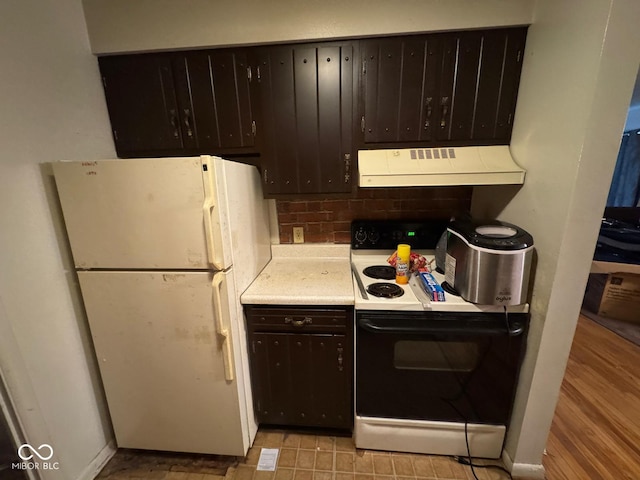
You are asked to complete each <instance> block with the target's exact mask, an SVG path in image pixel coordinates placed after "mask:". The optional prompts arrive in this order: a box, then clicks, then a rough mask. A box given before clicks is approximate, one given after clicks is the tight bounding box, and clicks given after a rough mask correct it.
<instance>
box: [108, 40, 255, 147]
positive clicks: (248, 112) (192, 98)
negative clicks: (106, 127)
mask: <svg viewBox="0 0 640 480" xmlns="http://www.w3.org/2000/svg"><path fill="white" fill-rule="evenodd" d="M99 64H100V71H101V74H102V79H103V83H104V89H105V94H106V99H107V106H108V109H109V116H110V118H111V127H112V130H113V136H114V140H115V144H116V150H117V152H118V155H119V156H120V157H141V156H153V155H189V154H198V153H213V154H257V149H256V146H255V135H256V124H255V120H254V118H253V109H252V103H251V102H252V96H251V79H252V78H253V76H252V70H251V67H250V65H249V63H248V61H247V53H246V51H244V50H237V51H236V50H212V51H195V52H186V53H158V54H144V55H121V56H112V57H101V58H100V59H99Z"/></svg>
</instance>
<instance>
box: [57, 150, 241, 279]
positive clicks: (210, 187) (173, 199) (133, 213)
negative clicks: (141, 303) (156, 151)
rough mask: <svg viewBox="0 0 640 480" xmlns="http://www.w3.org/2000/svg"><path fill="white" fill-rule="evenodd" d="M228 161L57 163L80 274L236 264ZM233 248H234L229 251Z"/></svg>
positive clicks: (218, 266) (71, 241)
mask: <svg viewBox="0 0 640 480" xmlns="http://www.w3.org/2000/svg"><path fill="white" fill-rule="evenodd" d="M223 162H225V161H224V160H221V159H219V158H215V157H206V156H204V157H188V158H150V159H131V160H100V161H89V162H56V163H54V164H53V170H54V174H55V178H56V185H57V188H58V195H59V197H60V203H61V205H62V211H63V213H64V219H65V224H66V227H67V233H68V235H69V241H70V243H71V249H72V252H73V258H74V262H75V265H76V267H77V268H81V269H89V268H109V269H205V268H214V269H217V270H221V269H224V268H227V267H229V266H230V265H231V254H230V252H225V251H224V249H225V248H224V247H225V244H228V243H229V242H228V240H227V239H226V238H227V237H228V236H229V233H228V227H227V220H226V215H227V212H226V206H225V205H221V202H220V200H219V199H220V198H221V197H222V198H224V195H225V192H221V191H219V190H220V189H223V190H224V188H225V182H224V179H218V178H216V172H218V171H221V168H220V167H219V164H222V163H223ZM227 250H229V248H227Z"/></svg>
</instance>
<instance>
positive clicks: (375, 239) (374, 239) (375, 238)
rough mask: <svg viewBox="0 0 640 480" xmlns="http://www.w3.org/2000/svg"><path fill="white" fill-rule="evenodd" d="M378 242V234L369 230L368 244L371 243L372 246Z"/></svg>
mask: <svg viewBox="0 0 640 480" xmlns="http://www.w3.org/2000/svg"><path fill="white" fill-rule="evenodd" d="M378 240H380V232H377V231H375V230H371V231H370V232H369V242H371V243H372V244H375V243H377V242H378Z"/></svg>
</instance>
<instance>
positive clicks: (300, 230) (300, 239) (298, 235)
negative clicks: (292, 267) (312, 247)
mask: <svg viewBox="0 0 640 480" xmlns="http://www.w3.org/2000/svg"><path fill="white" fill-rule="evenodd" d="M293 243H304V227H293Z"/></svg>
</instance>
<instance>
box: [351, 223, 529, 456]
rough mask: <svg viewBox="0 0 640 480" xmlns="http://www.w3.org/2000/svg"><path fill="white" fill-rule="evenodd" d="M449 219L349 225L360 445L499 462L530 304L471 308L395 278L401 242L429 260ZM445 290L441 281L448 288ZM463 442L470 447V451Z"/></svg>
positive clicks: (417, 282) (415, 280) (357, 440)
mask: <svg viewBox="0 0 640 480" xmlns="http://www.w3.org/2000/svg"><path fill="white" fill-rule="evenodd" d="M445 230H446V222H441V221H431V222H396V221H375V222H370V221H354V222H353V223H352V229H351V233H352V242H351V264H352V271H353V282H354V291H355V316H356V319H355V350H356V355H355V357H356V358H355V425H354V437H355V443H356V447H358V448H365V449H374V450H391V451H404V452H415V453H429V454H440V455H465V456H466V455H468V454H469V453H470V454H471V456H474V457H485V458H498V457H499V456H500V455H501V453H502V446H503V442H504V438H505V435H506V429H507V426H508V423H509V419H510V414H511V408H512V404H513V398H514V395H515V389H516V385H517V379H518V375H519V371H520V365H521V362H522V357H523V355H524V351H525V346H526V333H527V329H528V328H527V327H528V319H529V315H528V313H527V312H528V310H529V306H528V304H523V305H516V306H509V307H507V308H505V307H504V306H499V305H477V304H473V303H471V302H467V301H466V300H464V299H463V298H462V297H460V296H459V295H456V294H454V293H451V292H446V291H445V301H440V302H436V301H431V300H430V299H429V296H428V295H427V293H426V292H425V291H424V290H423V288H422V285H421V280H420V279H419V278H418V277H417V276H415V275H411V276H410V280H409V283H408V284H405V285H399V284H397V283H396V281H395V270H394V269H393V267H391V266H390V265H389V263H388V261H387V260H388V258H389V257H390V256H391V254H392V253H393V252H394V251H395V249H396V247H397V245H398V244H400V243H408V244H410V245H411V246H412V251H414V252H415V253H419V254H421V255H422V256H424V257H425V259H426V260H427V263H428V264H430V266H431V273H432V274H433V276H434V277H435V278H436V280H437V281H438V282H439V283H440V284H444V283H445V282H444V274H443V273H438V272H437V271H436V268H435V253H436V252H435V248H436V244H437V243H438V240H439V239H440V236H441V234H442V233H443V232H444V231H445ZM445 287H446V285H445ZM467 445H468V446H469V447H468V448H469V450H467Z"/></svg>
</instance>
